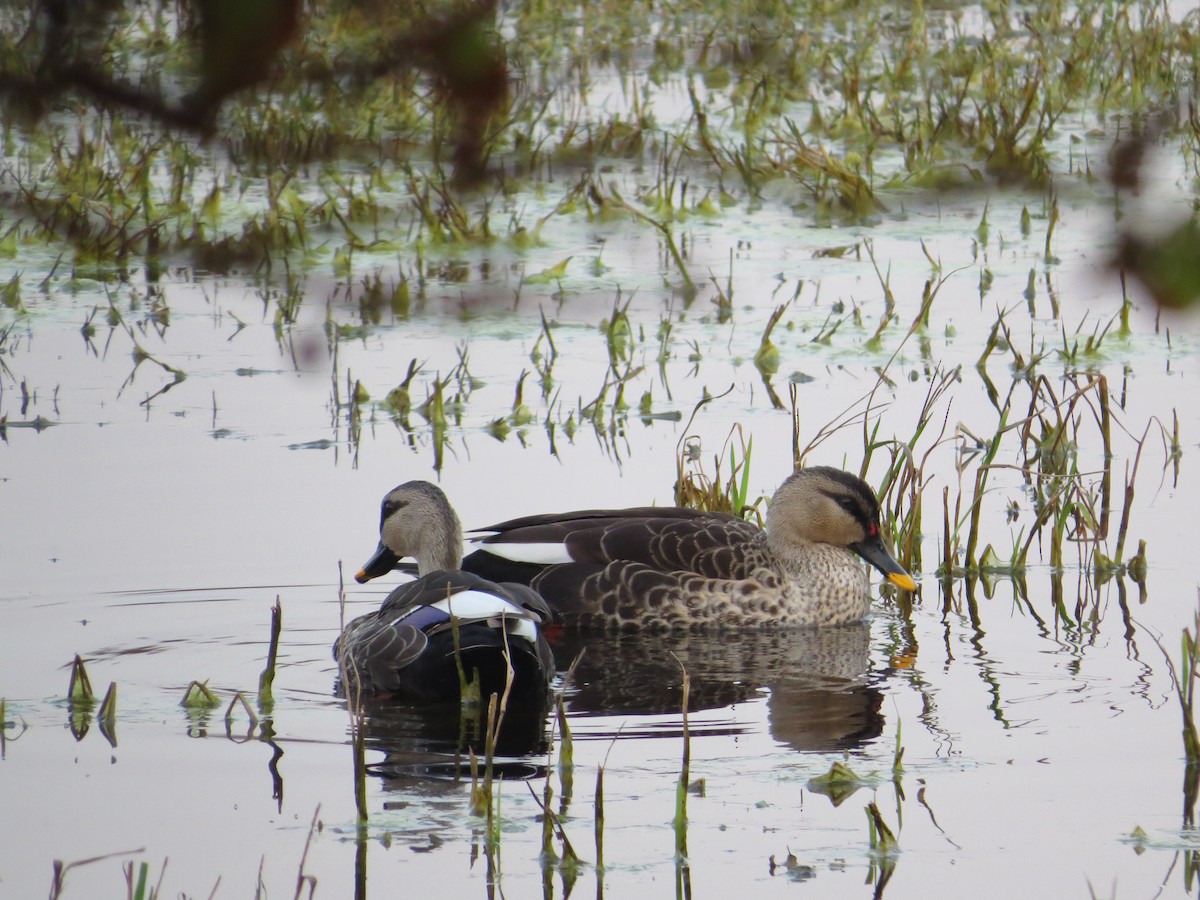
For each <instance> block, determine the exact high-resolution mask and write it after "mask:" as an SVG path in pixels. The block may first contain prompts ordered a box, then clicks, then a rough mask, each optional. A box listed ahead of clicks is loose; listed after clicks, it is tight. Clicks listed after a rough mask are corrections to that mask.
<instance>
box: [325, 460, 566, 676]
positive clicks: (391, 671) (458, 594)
mask: <svg viewBox="0 0 1200 900" xmlns="http://www.w3.org/2000/svg"><path fill="white" fill-rule="evenodd" d="M379 536H380V540H379V547H378V548H377V550H376V552H375V555H374V556H373V557H372V560H371V562H368V563H367V565H366V566H364V567H363V570H362V571H360V572H359V573H358V575H357V576H356V578H357V580H358V581H359V582H364V581H367V580H368V579H369V578H372V577H376V576H378V575H381V574H383V573H384V572H385V571H388V570H390V569H391V568H392V567H393V565H394V564H395V562H396V561H397V560H398V559H399V558H401V557H406V556H411V557H413V558H414V559H415V560H416V561H417V572H418V576H419V577H418V578H417V579H416V580H415V581H411V582H408V583H406V584H402V585H400V586H399V587H397V588H396V589H395V590H394V591H392V592H391V593H390V594H389V595H388V597H387V599H385V600H384V601H383V604H382V605H381V606H380V608H379V609H378V610H376V611H374V612H370V613H367V614H366V615H363V616H359V617H358V618H356V619H354V620H353V621H351V622H350V623H349V624H348V625H347V626H346V627H345V628H344V629H343V631H342V633H341V634H340V635H339V636H338V638H337V640H336V641H335V642H334V645H333V654H334V658H335V659H337V660H338V661H339V664H340V666H341V667H342V668H343V670H344V681H345V684H344V688H345V689H356V690H359V691H361V692H362V694H363V695H366V696H373V695H380V694H389V695H397V696H401V697H404V698H407V699H418V700H450V699H455V698H457V697H458V694H459V677H458V664H457V662H456V659H455V646H454V642H455V637H454V626H453V625H452V621H451V620H452V618H453V619H455V620H457V629H458V645H459V648H458V653H459V657H460V659H461V661H462V663H463V666H464V669H465V671H466V674H467V676H468V677H470V675H471V673H472V671H473V670H474V671H477V672H478V674H479V676H480V681H481V690H482V691H483V693H484V696H486V695H487V694H488V693H497V692H499V691H501V690H503V687H504V679H505V673H506V670H507V665H506V659H505V657H506V656H507V657H508V660H510V661H511V663H512V666H513V670H514V673H515V678H514V687H513V690H514V692H517V693H530V692H544V691H546V690H547V687H548V685H549V681H550V678H551V677H552V676H553V674H554V656H553V654H552V652H551V650H550V646H549V644H547V642H546V639H545V636H544V635H543V634H542V632H541V626H542V625H544V624H545V623H547V622H549V621H551V619H552V614H551V612H550V609H549V608H548V607H547V606H546V603H545V601H543V600H542V598H541V597H540V596H539V595H538V594H537V592H536V591H535V590H533V589H531V588H530V587H528V586H527V585H524V584H497V583H495V582H493V581H491V580H489V579H486V578H483V577H481V576H479V575H477V574H474V573H471V572H465V571H462V570H461V569H460V568H459V563H460V561H461V558H462V547H463V538H462V528H461V526H460V525H459V520H458V516H457V515H456V514H455V512H454V509H453V508H452V507H451V506H450V503H449V501H448V500H447V499H446V496H445V494H443V493H442V491H441V490H440V489H439V488H438V487H436V486H435V485H432V484H430V483H428V482H425V481H410V482H407V483H406V484H402V485H400V486H399V487H397V488H395V489H394V490H392V491H390V492H389V493H388V494H387V496H386V497H384V500H383V505H382V512H381V516H380V524H379ZM381 559H382V560H386V563H379V562H377V561H378V560H381ZM373 564H374V568H373Z"/></svg>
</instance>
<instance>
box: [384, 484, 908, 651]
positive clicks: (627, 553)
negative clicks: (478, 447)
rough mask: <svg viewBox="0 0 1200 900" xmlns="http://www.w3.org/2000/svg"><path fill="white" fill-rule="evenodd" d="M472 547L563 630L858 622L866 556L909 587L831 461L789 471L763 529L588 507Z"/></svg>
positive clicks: (867, 493)
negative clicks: (542, 604)
mask: <svg viewBox="0 0 1200 900" xmlns="http://www.w3.org/2000/svg"><path fill="white" fill-rule="evenodd" d="M468 540H469V543H468V547H469V549H470V552H469V553H467V554H466V555H465V557H464V559H463V561H462V567H463V569H464V570H465V571H468V572H474V573H476V574H478V575H480V576H481V577H485V578H491V579H496V580H504V581H509V582H517V583H520V584H527V585H529V586H530V587H531V588H533V589H534V590H536V591H537V592H538V594H539V595H540V596H541V597H542V598H543V599H544V600H545V601H546V603H547V605H548V606H549V607H550V608H551V609H552V610H553V611H554V614H555V616H556V617H557V619H558V621H559V623H560V624H561V625H562V626H563V627H580V628H585V629H598V630H604V631H637V630H658V631H674V630H679V629H697V628H718V629H719V628H753V627H773V626H780V627H788V626H797V627H807V626H833V625H842V624H847V623H852V622H861V621H863V620H864V619H866V618H867V617H868V616H869V614H870V611H871V589H870V577H869V574H868V571H867V569H866V567H865V566H864V565H863V561H865V562H866V563H868V564H870V565H871V566H873V567H874V568H875V569H877V570H878V571H879V572H880V573H881V574H882V575H883V577H884V578H885V579H886V580H887V581H888V582H890V583H891V584H893V585H895V586H897V587H899V588H901V589H903V590H906V591H915V590H916V582H914V581H913V578H912V576H911V575H910V574H909V573H908V572H907V571H906V570H905V569H904V567H903V566H901V565H900V564H899V563H898V562H897V561H896V558H895V557H894V556H893V555H892V552H891V551H890V550H889V549H888V547H887V545H886V544H885V543H884V542H883V538H882V533H881V526H880V511H879V502H878V500H877V499H876V497H875V493H874V491H872V490H871V488H870V486H869V485H868V484H867V483H866V482H864V481H863V480H862V479H861V478H859V477H858V476H856V475H853V474H851V473H849V472H844V471H842V470H841V469H836V468H832V467H829V466H811V467H806V468H802V469H799V470H797V471H796V472H794V473H793V474H792V475H790V476H789V477H788V478H787V479H786V480H785V481H784V482H783V484H782V485H780V486H779V489H778V490H777V491H776V492H775V494H774V496H773V498H772V500H771V503H770V506H769V507H768V508H767V516H766V524H765V527H759V526H758V525H756V524H754V523H752V522H748V521H746V520H744V519H741V518H738V517H736V516H732V515H727V514H722V513H712V512H701V511H698V510H693V509H687V508H682V507H638V508H632V509H619V510H605V509H591V510H579V511H575V512H566V513H550V514H545V515H532V516H526V517H523V518H517V519H510V520H509V521H507V522H500V523H499V524H496V525H490V526H488V527H486V528H481V529H477V530H476V531H473V532H471V533H470V534H469V536H468ZM379 564H380V565H381V566H382V565H385V564H387V561H386V560H381V561H379Z"/></svg>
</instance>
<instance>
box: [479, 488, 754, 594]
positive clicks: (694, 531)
mask: <svg viewBox="0 0 1200 900" xmlns="http://www.w3.org/2000/svg"><path fill="white" fill-rule="evenodd" d="M475 534H476V536H475V537H473V538H472V546H474V547H475V550H474V552H472V553H471V554H469V555H468V556H467V557H466V559H465V560H464V561H463V568H464V569H468V570H470V571H473V572H477V573H479V574H480V575H485V576H488V577H494V578H503V579H504V580H510V581H518V582H521V583H529V582H531V581H532V580H533V579H534V578H535V577H536V576H537V575H539V574H540V573H541V572H542V570H543V569H545V568H546V567H547V566H551V565H558V564H564V563H593V564H595V563H599V564H605V563H610V562H618V561H624V562H637V563H641V564H643V565H645V566H647V567H649V568H651V569H656V570H660V571H663V572H691V573H695V574H699V575H705V576H707V577H709V578H742V577H745V574H746V573H747V572H748V571H752V570H753V569H754V568H755V566H756V564H757V554H756V553H755V552H754V550H753V548H754V546H756V544H757V539H758V537H759V535H761V529H759V528H758V527H757V526H756V525H753V524H751V523H749V522H746V521H744V520H742V519H738V518H736V517H734V516H730V515H725V514H722V513H705V512H700V511H698V510H692V509H684V508H681V507H639V508H634V509H624V510H585V511H581V512H574V513H562V514H552V515H544V516H527V517H525V518H521V519H513V520H510V521H508V522H501V523H500V524H498V525H493V526H491V527H489V528H485V529H480V530H479V531H478V532H476V533H475ZM551 605H554V604H553V603H552V604H551Z"/></svg>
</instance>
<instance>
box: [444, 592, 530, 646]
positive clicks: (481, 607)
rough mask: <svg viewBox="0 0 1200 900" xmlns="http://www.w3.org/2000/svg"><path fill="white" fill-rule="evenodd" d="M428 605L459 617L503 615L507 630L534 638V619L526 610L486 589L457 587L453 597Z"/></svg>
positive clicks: (520, 635)
mask: <svg viewBox="0 0 1200 900" xmlns="http://www.w3.org/2000/svg"><path fill="white" fill-rule="evenodd" d="M429 605H430V606H432V607H433V608H434V609H440V610H441V611H442V612H445V613H449V614H450V615H452V616H455V617H457V618H459V619H474V620H485V619H493V618H500V617H504V618H505V619H507V620H508V625H509V629H508V630H509V634H511V635H513V636H514V637H520V638H524V639H525V640H527V641H529V642H530V643H534V642H535V641H536V640H537V634H538V631H537V622H536V621H534V619H533V616H532V614H531V613H530V612H529V610H527V609H525V608H524V607H521V606H517V605H516V604H515V603H510V602H509V601H508V600H505V599H504V598H503V597H497V596H496V595H495V594H489V593H487V592H486V591H459V592H458V593H457V594H455V595H454V596H453V597H448V598H447V599H445V600H439V601H437V602H436V603H431V604H429Z"/></svg>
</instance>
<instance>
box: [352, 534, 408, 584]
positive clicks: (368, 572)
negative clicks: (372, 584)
mask: <svg viewBox="0 0 1200 900" xmlns="http://www.w3.org/2000/svg"><path fill="white" fill-rule="evenodd" d="M398 562H400V557H398V556H397V555H396V554H395V553H393V552H392V551H391V550H389V549H388V548H387V547H385V546H383V543H382V542H380V544H379V546H378V547H377V548H375V554H374V555H373V556H372V557H371V558H370V559H368V560H367V561H366V562H365V563H363V567H362V568H361V569H359V570H358V572H357V574H355V576H354V580H355V581H357V582H358V583H359V584H366V583H367V582H368V581H370V580H371V579H372V578H378V577H379V576H380V575H386V574H387V573H388V572H390V571H392V569H394V568H395V567H396V563H398Z"/></svg>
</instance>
